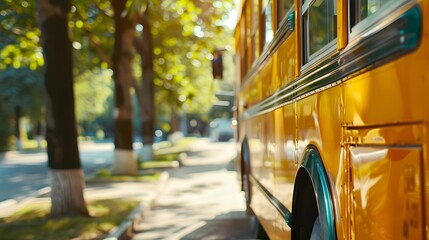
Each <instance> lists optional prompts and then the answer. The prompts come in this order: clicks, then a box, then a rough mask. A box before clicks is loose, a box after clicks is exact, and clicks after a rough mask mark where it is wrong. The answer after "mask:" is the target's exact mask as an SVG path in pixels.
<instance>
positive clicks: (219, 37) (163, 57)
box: [150, 0, 234, 114]
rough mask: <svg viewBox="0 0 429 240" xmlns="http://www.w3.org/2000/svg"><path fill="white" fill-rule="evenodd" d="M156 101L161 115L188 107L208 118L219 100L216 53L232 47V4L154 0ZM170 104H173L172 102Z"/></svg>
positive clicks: (188, 109)
mask: <svg viewBox="0 0 429 240" xmlns="http://www.w3.org/2000/svg"><path fill="white" fill-rule="evenodd" d="M152 4H153V5H154V7H152V9H154V8H155V9H160V10H159V11H155V12H154V11H151V12H150V14H151V15H150V16H151V19H152V24H153V34H154V53H155V60H154V64H155V72H156V76H155V80H154V81H155V85H156V87H157V95H156V98H157V100H156V102H157V103H159V104H157V106H158V108H159V111H160V112H163V113H168V112H169V111H170V110H171V107H175V108H177V109H182V108H186V111H187V112H189V113H200V114H206V113H207V112H208V111H209V110H210V106H211V104H212V103H213V102H215V101H216V98H215V95H214V91H215V87H214V83H213V80H212V77H211V65H210V64H211V62H210V60H211V59H212V52H213V50H214V49H215V48H224V47H226V45H231V44H232V37H231V35H232V34H231V31H232V30H231V29H229V30H230V31H228V29H227V28H225V26H224V25H225V21H226V20H227V18H228V14H227V13H228V12H229V11H231V10H232V9H233V8H234V6H233V4H232V1H202V0H179V1H167V0H164V1H161V2H156V3H155V1H153V2H152ZM166 100H167V101H166Z"/></svg>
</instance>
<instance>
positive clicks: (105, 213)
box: [0, 199, 138, 240]
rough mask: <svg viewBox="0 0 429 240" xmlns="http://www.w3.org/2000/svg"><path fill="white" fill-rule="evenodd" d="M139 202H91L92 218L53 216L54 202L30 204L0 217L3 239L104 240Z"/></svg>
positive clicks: (0, 234)
mask: <svg viewBox="0 0 429 240" xmlns="http://www.w3.org/2000/svg"><path fill="white" fill-rule="evenodd" d="M137 204H138V201H136V200H124V199H105V200H97V201H92V202H88V204H87V206H88V211H89V213H90V215H91V217H67V218H61V219H54V218H50V217H49V210H50V202H49V201H48V200H47V201H46V202H37V203H29V204H28V205H27V206H26V207H23V208H22V209H20V210H18V211H17V212H15V213H14V214H12V215H11V216H9V217H6V218H0V226H1V227H0V236H1V237H0V238H1V239H22V240H26V239H32V240H33V239H35V240H38V239H40V240H42V239H59V240H61V239H76V238H77V239H102V238H103V237H104V236H106V235H107V234H108V233H109V231H110V230H112V229H113V228H114V227H116V226H117V225H119V224H120V223H121V221H122V220H123V219H125V218H126V217H127V215H128V214H129V213H130V212H131V211H132V209H133V208H134V207H135V206H136V205H137Z"/></svg>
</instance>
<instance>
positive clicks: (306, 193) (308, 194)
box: [292, 145, 336, 239]
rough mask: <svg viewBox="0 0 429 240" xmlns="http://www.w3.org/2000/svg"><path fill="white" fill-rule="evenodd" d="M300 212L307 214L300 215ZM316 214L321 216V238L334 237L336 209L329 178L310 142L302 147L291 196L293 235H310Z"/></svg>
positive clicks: (317, 152) (298, 237) (295, 236)
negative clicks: (301, 156) (301, 155)
mask: <svg viewBox="0 0 429 240" xmlns="http://www.w3.org/2000/svg"><path fill="white" fill-rule="evenodd" d="M314 203H316V206H314ZM314 211H317V212H316V213H315V212H314ZM303 214H304V215H306V217H304V218H301V217H300V216H303ZM316 214H317V215H316ZM308 215H310V216H308ZM307 216H308V217H307ZM317 216H320V219H321V224H322V235H323V239H336V225H335V209H334V204H333V194H332V190H331V186H330V181H329V179H328V175H327V173H326V170H325V167H324V165H323V162H322V158H321V156H320V154H319V151H318V150H317V148H316V147H315V146H314V145H309V146H308V147H307V148H306V149H305V151H304V154H303V158H302V162H301V164H300V166H299V169H298V172H297V176H296V179H295V187H294V193H293V200H292V239H301V237H302V236H309V235H308V232H310V233H309V234H310V235H311V229H312V227H313V223H314V220H315V219H316V217H317ZM310 227H311V228H310ZM309 230H310V231H309ZM300 236H301V237H300ZM304 239H306V237H304ZM308 239H309V238H308Z"/></svg>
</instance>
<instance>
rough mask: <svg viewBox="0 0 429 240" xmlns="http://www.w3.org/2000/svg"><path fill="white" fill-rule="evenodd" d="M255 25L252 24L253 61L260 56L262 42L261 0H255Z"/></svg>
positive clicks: (253, 7)
mask: <svg viewBox="0 0 429 240" xmlns="http://www.w3.org/2000/svg"><path fill="white" fill-rule="evenodd" d="M252 10H253V16H252V19H253V25H252V52H253V54H252V56H253V57H252V63H253V62H254V61H255V60H256V59H257V58H258V57H259V53H260V42H259V31H258V30H259V29H258V28H259V0H253V6H252Z"/></svg>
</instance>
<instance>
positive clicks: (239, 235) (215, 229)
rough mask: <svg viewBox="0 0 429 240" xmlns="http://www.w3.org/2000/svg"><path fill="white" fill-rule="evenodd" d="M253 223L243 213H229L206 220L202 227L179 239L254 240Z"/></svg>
mask: <svg viewBox="0 0 429 240" xmlns="http://www.w3.org/2000/svg"><path fill="white" fill-rule="evenodd" d="M255 221H256V220H255V219H253V218H251V217H249V216H246V214H245V213H244V212H241V211H237V212H229V213H226V214H221V215H218V216H216V217H215V218H213V219H210V220H207V221H206V222H205V224H204V225H203V226H201V227H199V228H198V229H195V230H194V231H192V232H190V233H189V234H187V235H185V236H183V237H182V238H180V239H183V240H194V239H195V240H196V239H256V230H257V229H256V224H255Z"/></svg>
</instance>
